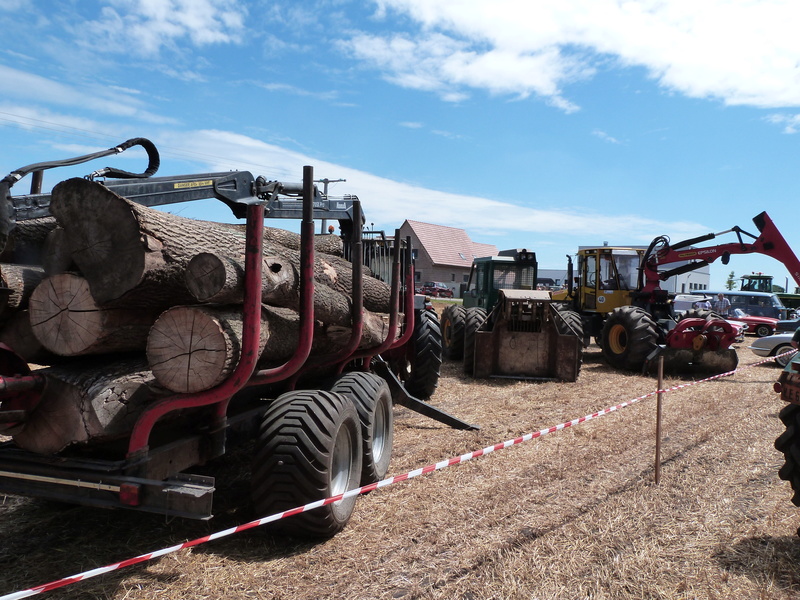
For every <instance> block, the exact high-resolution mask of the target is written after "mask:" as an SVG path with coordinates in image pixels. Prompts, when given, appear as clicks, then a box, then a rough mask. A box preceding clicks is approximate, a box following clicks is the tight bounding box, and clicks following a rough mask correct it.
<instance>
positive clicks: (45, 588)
mask: <svg viewBox="0 0 800 600" xmlns="http://www.w3.org/2000/svg"><path fill="white" fill-rule="evenodd" d="M793 352H794V351H793V350H792V351H791V352H785V353H784V354H781V355H779V356H784V355H788V354H792V353H793ZM775 358H776V357H769V358H767V359H765V360H762V361H759V362H756V363H752V364H749V365H745V366H744V367H739V368H737V369H734V370H733V371H727V372H725V373H720V374H718V375H712V376H711V377H706V378H705V379H699V380H697V381H692V382H689V383H684V384H680V385H675V386H672V387H670V388H667V389H664V390H656V391H653V392H648V393H647V394H644V395H642V396H639V397H638V398H634V399H633V400H628V401H627V402H622V403H620V404H617V405H616V406H611V407H609V408H605V409H603V410H600V411H598V412H595V413H592V414H590V415H586V416H585V417H580V418H578V419H573V420H572V421H568V422H566V423H561V424H559V425H554V426H553V427H549V428H547V429H540V430H539V431H536V432H533V433H527V434H525V435H523V436H521V437H518V438H514V439H511V440H506V441H505V442H500V443H498V444H495V445H493V446H487V447H486V448H483V449H481V450H476V451H474V452H470V453H468V454H462V455H461V456H456V457H453V458H449V459H447V460H442V461H439V462H437V463H434V464H432V465H428V466H426V467H422V468H420V469H415V470H414V471H409V472H408V473H404V474H403V475H395V476H394V477H389V478H387V479H384V480H382V481H379V482H377V483H371V484H369V485H365V486H362V487H360V488H356V489H353V490H350V491H348V492H345V493H344V494H339V495H337V496H331V497H330V498H325V499H324V500H317V501H316V502H311V503H309V504H306V505H304V506H298V507H296V508H292V509H290V510H286V511H284V512H281V513H276V514H274V515H270V516H268V517H264V518H261V519H257V520H255V521H250V522H249V523H245V524H243V525H237V526H236V527H231V528H229V529H225V530H223V531H218V532H216V533H212V534H210V535H206V536H203V537H200V538H197V539H194V540H191V541H188V542H183V543H182V544H177V545H175V546H170V547H169V548H163V549H161V550H157V551H155V552H148V553H147V554H140V555H139V556H136V557H134V558H129V559H127V560H123V561H120V562H117V563H114V564H112V565H107V566H105V567H99V568H97V569H92V570H90V571H84V572H83V573H79V574H78V575H73V576H71V577H65V578H63V579H58V580H56V581H51V582H50V583H46V584H44V585H40V586H37V587H33V588H29V589H27V590H22V591H19V592H13V593H11V594H6V595H5V596H0V600H18V599H20V598H29V597H30V596H35V595H37V594H42V593H44V592H49V591H51V590H55V589H58V588H61V587H64V586H67V585H71V584H73V583H78V582H79V581H84V580H86V579H91V578H92V577H97V576H98V575H103V574H104V573H108V572H110V571H116V570H118V569H122V568H123V567H130V566H132V565H137V564H139V563H143V562H146V561H148V560H152V559H154V558H159V557H161V556H166V555H167V554H172V553H173V552H177V551H179V550H183V549H185V548H191V547H192V546H199V545H200V544H205V543H206V542H211V541H213V540H218V539H221V538H224V537H228V536H230V535H233V534H234V533H239V532H240V531H246V530H248V529H253V528H255V527H259V526H261V525H266V524H267V523H272V522H273V521H278V520H280V519H285V518H286V517H291V516H293V515H296V514H300V513H302V512H306V511H309V510H313V509H315V508H320V507H322V506H327V505H328V504H332V503H334V502H337V501H339V500H341V499H343V498H350V497H352V496H358V495H360V494H365V493H367V492H371V491H373V490H375V489H378V488H383V487H386V486H389V485H392V484H394V483H399V482H401V481H407V480H408V479H413V478H415V477H419V476H420V475H427V474H428V473H433V472H434V471H439V470H441V469H444V468H446V467H451V466H453V465H457V464H460V463H464V462H467V461H468V460H472V459H473V458H477V457H479V456H485V455H487V454H490V453H492V452H494V451H495V450H503V449H505V448H509V447H511V446H516V445H518V444H521V443H523V442H528V441H530V440H533V439H536V438H540V437H542V436H544V435H547V434H549V433H555V432H556V431H561V430H562V429H566V428H567V427H572V426H573V425H579V424H581V423H585V422H586V421H591V420H592V419H596V418H597V417H601V416H603V415H607V414H609V413H612V412H615V411H617V410H620V409H622V408H625V407H627V406H631V405H632V404H636V403H637V402H640V401H641V400H644V399H646V398H650V397H652V396H655V395H657V394H658V393H667V392H673V391H677V390H682V389H684V388H687V387H692V386H694V385H698V384H700V383H705V382H707V381H713V380H715V379H721V378H722V377H728V376H729V375H734V374H735V373H737V372H738V371H741V370H743V369H748V368H751V367H755V366H758V365H761V364H764V363H767V362H770V361H772V360H774V359H775Z"/></svg>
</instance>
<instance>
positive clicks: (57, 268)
mask: <svg viewBox="0 0 800 600" xmlns="http://www.w3.org/2000/svg"><path fill="white" fill-rule="evenodd" d="M42 267H43V268H44V272H45V274H46V275H47V276H48V277H50V276H52V275H60V274H61V273H66V272H67V271H76V270H77V267H76V266H75V262H74V261H73V260H72V253H71V250H70V248H69V243H68V240H67V235H66V234H65V233H64V229H63V228H62V227H56V228H55V229H53V230H52V231H51V232H50V233H49V234H47V238H46V239H45V241H44V247H43V248H42Z"/></svg>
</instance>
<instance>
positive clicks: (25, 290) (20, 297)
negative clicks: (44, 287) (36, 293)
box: [0, 264, 44, 320]
mask: <svg viewBox="0 0 800 600" xmlns="http://www.w3.org/2000/svg"><path fill="white" fill-rule="evenodd" d="M0 279H2V284H3V285H4V286H5V287H7V288H8V289H9V290H10V292H9V293H8V294H7V295H5V294H4V295H3V296H2V298H0V306H2V311H0V318H2V319H3V320H5V319H6V318H9V317H10V316H11V314H13V312H14V311H17V310H23V309H25V308H27V307H28V301H29V300H30V297H31V294H32V293H33V290H34V289H35V288H36V286H38V285H39V283H41V281H42V279H44V269H42V267H37V266H33V265H13V264H4V265H1V266H0Z"/></svg>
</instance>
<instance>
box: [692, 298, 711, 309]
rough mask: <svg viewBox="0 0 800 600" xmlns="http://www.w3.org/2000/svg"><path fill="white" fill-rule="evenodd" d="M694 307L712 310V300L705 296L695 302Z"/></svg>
mask: <svg viewBox="0 0 800 600" xmlns="http://www.w3.org/2000/svg"><path fill="white" fill-rule="evenodd" d="M694 307H695V308H697V309H699V310H711V302H709V301H708V298H703V299H702V300H698V301H697V302H695V303H694Z"/></svg>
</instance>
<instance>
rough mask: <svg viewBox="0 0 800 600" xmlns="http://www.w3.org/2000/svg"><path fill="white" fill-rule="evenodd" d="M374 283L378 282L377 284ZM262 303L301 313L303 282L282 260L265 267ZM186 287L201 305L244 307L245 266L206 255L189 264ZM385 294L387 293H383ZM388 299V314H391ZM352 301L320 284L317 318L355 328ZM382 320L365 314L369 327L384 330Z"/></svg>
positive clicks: (316, 293)
mask: <svg viewBox="0 0 800 600" xmlns="http://www.w3.org/2000/svg"><path fill="white" fill-rule="evenodd" d="M373 281H374V280H373ZM261 284H262V285H261V301H262V302H263V303H264V304H269V305H270V306H282V307H284V308H292V309H295V310H298V309H299V307H300V278H299V274H298V272H297V269H296V268H295V266H294V265H293V264H292V263H291V262H289V261H288V260H286V259H284V258H282V257H280V256H266V257H264V260H263V264H262V277H261ZM186 286H187V287H188V288H189V291H190V292H191V293H192V295H193V296H194V298H195V299H196V300H198V301H199V302H209V303H214V304H241V303H242V300H243V298H244V266H243V265H242V264H241V263H240V262H239V261H236V260H233V259H230V258H226V257H224V256H219V255H217V254H212V253H210V252H202V253H200V254H198V255H197V256H195V257H194V258H192V260H191V261H189V265H188V266H187V268H186ZM382 291H385V290H382ZM388 304H389V303H388V298H387V302H386V306H385V308H384V310H383V311H381V312H384V313H388V312H389V307H388ZM351 313H352V298H350V296H349V295H345V294H343V293H341V292H338V291H336V290H334V289H332V288H330V287H329V286H327V285H325V284H323V283H321V282H319V281H317V282H316V283H315V286H314V318H315V320H317V321H321V322H322V323H324V324H325V325H341V326H345V327H349V326H351V325H352V314H351ZM373 319H379V320H380V319H382V317H378V316H376V315H375V314H374V313H373V312H372V311H369V310H364V321H365V323H366V327H367V328H368V329H370V328H380V325H379V324H378V323H375V324H371V321H372V320H373Z"/></svg>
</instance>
